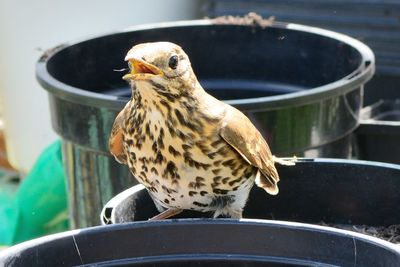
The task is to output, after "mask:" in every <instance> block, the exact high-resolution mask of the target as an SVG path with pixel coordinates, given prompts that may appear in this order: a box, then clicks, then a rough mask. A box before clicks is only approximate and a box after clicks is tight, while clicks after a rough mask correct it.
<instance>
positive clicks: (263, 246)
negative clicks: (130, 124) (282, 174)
mask: <svg viewBox="0 0 400 267" xmlns="http://www.w3.org/2000/svg"><path fill="white" fill-rule="evenodd" d="M0 265H1V266H12V267H18V266H32V267H35V266H82V265H83V266H163V267H166V266H174V267H175V266H248V267H250V266H275V267H277V266H321V267H322V266H324V267H328V266H329V267H332V266H341V267H350V266H363V267H370V266H371V267H378V266H385V267H392V266H393V267H394V266H399V265H400V248H399V247H398V246H396V245H393V244H391V243H389V242H386V241H383V240H380V239H377V238H372V237H368V236H365V235H361V234H356V233H351V232H347V231H342V230H337V229H333V228H329V227H321V226H313V225H307V224H299V223H289V222H273V221H263V220H243V221H229V220H178V221H160V222H142V223H130V224H120V225H112V226H102V227H94V228H88V229H82V230H75V231H70V232H65V233H62V234H56V235H51V236H46V237H43V238H39V239H36V240H32V241H28V242H25V243H22V244H20V245H16V246H14V247H12V248H10V249H7V250H4V251H2V252H0Z"/></svg>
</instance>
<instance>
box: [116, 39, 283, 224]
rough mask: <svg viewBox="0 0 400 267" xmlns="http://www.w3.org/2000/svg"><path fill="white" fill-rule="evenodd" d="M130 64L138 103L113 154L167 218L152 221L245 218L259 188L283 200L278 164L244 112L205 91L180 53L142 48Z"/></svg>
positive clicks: (128, 112) (125, 118)
mask: <svg viewBox="0 0 400 267" xmlns="http://www.w3.org/2000/svg"><path fill="white" fill-rule="evenodd" d="M125 60H126V61H127V62H128V64H129V67H130V72H129V73H128V74H126V75H125V76H124V77H123V79H125V80H127V81H129V82H130V85H131V88H132V98H131V100H130V101H129V102H128V103H127V104H126V106H125V108H124V109H123V110H122V111H121V112H120V113H119V114H118V116H117V118H116V119H115V122H114V125H113V129H112V132H111V136H110V140H109V147H110V151H111V153H112V154H113V155H114V156H115V158H116V160H117V161H118V162H120V163H124V164H127V165H128V166H129V169H130V171H131V172H132V174H133V175H134V176H135V177H136V178H137V180H138V181H139V182H140V183H141V184H143V185H144V186H145V187H146V188H147V190H148V192H149V193H150V195H151V196H152V198H153V199H154V202H155V203H156V206H157V208H158V210H159V211H160V212H161V213H160V214H159V215H158V216H156V217H153V219H164V218H169V217H171V216H173V215H175V214H177V213H179V212H181V211H182V210H184V209H189V210H197V211H203V212H209V211H211V212H214V217H218V216H224V217H230V218H241V217H242V211H243V208H244V206H245V204H246V201H247V198H248V195H249V192H250V189H251V188H252V186H253V184H254V182H255V184H256V185H257V186H259V187H261V188H263V189H265V191H266V192H268V193H269V194H271V195H276V194H277V193H278V186H277V183H278V181H279V175H278V172H277V170H276V168H275V166H274V163H275V162H276V161H279V160H278V159H277V158H275V157H274V156H272V154H271V151H270V149H269V147H268V144H267V142H266V141H265V140H264V138H263V137H262V135H261V134H260V132H259V131H258V130H257V129H256V127H255V126H254V125H253V124H252V123H251V122H250V120H249V119H248V118H247V117H246V116H245V115H244V114H243V113H242V112H240V111H239V110H237V109H235V108H234V107H232V106H230V105H228V104H226V103H224V102H221V101H219V100H217V99H216V98H214V97H213V96H211V95H209V94H208V93H207V92H206V91H205V90H204V89H203V88H202V87H201V85H200V83H199V82H198V80H197V78H196V76H195V74H194V72H193V70H192V67H191V64H190V61H189V58H188V56H187V55H186V53H185V52H184V51H183V50H182V48H181V47H179V46H178V45H176V44H173V43H169V42H155V43H144V44H139V45H136V46H134V47H133V48H132V49H131V50H129V52H128V54H127V55H126V57H125ZM280 162H281V163H285V162H284V161H282V160H281V161H280Z"/></svg>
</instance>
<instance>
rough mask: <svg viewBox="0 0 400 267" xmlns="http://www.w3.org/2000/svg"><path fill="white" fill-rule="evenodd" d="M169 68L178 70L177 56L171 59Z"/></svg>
mask: <svg viewBox="0 0 400 267" xmlns="http://www.w3.org/2000/svg"><path fill="white" fill-rule="evenodd" d="M168 66H169V67H170V68H171V69H176V67H177V66H178V56H177V55H173V56H172V57H170V58H169V61H168Z"/></svg>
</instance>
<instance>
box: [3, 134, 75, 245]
mask: <svg viewBox="0 0 400 267" xmlns="http://www.w3.org/2000/svg"><path fill="white" fill-rule="evenodd" d="M65 180H66V179H65V175H64V169H63V165H62V158H61V142H60V141H57V142H55V143H54V144H52V145H50V146H49V147H47V148H46V149H45V150H44V151H43V152H42V154H41V155H40V156H39V158H38V160H37V161H36V163H35V165H34V166H33V168H32V171H31V172H30V173H29V174H28V175H27V176H26V177H25V178H24V179H23V180H22V182H21V184H20V186H19V187H18V189H17V190H16V192H15V186H14V189H13V187H12V186H7V187H5V188H6V189H3V185H1V190H0V220H1V223H0V246H2V245H3V246H4V245H7V246H9V245H13V244H16V243H19V242H22V241H25V240H29V239H32V238H36V237H39V236H43V235H47V234H51V233H56V232H61V231H65V230H68V229H69V223H68V212H67V193H66V185H65ZM7 184H9V183H7ZM13 190H14V191H13Z"/></svg>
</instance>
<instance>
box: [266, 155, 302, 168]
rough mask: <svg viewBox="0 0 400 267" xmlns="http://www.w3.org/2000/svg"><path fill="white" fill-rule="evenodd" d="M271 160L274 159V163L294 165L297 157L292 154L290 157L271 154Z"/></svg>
mask: <svg viewBox="0 0 400 267" xmlns="http://www.w3.org/2000/svg"><path fill="white" fill-rule="evenodd" d="M272 160H273V161H274V163H278V164H280V165H283V166H294V165H296V162H297V157H296V156H293V157H291V158H278V157H275V156H272Z"/></svg>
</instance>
